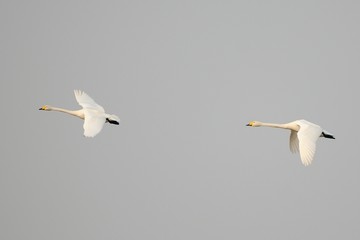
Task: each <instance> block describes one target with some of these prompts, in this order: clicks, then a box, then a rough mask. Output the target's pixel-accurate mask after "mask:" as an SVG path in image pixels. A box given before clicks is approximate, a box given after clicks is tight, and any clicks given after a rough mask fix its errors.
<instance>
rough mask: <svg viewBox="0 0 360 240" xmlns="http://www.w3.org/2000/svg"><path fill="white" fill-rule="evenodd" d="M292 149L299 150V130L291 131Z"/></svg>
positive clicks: (292, 150)
mask: <svg viewBox="0 0 360 240" xmlns="http://www.w3.org/2000/svg"><path fill="white" fill-rule="evenodd" d="M290 151H291V152H292V153H297V152H299V139H298V136H297V132H296V131H294V130H291V133H290Z"/></svg>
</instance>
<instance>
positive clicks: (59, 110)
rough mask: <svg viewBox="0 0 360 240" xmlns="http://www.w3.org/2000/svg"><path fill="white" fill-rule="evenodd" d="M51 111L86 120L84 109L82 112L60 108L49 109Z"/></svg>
mask: <svg viewBox="0 0 360 240" xmlns="http://www.w3.org/2000/svg"><path fill="white" fill-rule="evenodd" d="M49 110H50V111H57V112H63V113H67V114H70V115H73V116H75V117H78V118H81V119H84V111H83V110H82V109H80V110H76V111H72V110H67V109H64V108H58V107H49Z"/></svg>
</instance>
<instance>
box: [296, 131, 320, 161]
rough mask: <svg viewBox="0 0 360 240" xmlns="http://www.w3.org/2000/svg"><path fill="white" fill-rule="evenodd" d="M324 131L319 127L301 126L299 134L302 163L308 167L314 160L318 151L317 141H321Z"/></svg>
mask: <svg viewBox="0 0 360 240" xmlns="http://www.w3.org/2000/svg"><path fill="white" fill-rule="evenodd" d="M321 132H322V130H321V128H320V127H319V126H317V125H314V126H309V125H307V126H300V130H299V132H298V134H297V136H298V139H299V151H300V157H301V162H302V163H303V164H304V165H305V166H308V165H310V164H311V162H312V160H313V159H314V155H315V151H316V141H317V140H318V139H319V136H320V134H321Z"/></svg>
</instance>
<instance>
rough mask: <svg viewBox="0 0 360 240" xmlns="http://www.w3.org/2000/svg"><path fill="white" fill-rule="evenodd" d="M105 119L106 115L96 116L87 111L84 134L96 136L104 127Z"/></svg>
mask: <svg viewBox="0 0 360 240" xmlns="http://www.w3.org/2000/svg"><path fill="white" fill-rule="evenodd" d="M105 120H106V119H105V116H95V115H92V114H86V113H85V120H84V136H85V137H95V136H96V135H97V134H98V133H99V132H100V131H101V129H102V128H103V126H104V123H105Z"/></svg>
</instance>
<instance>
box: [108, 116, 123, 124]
mask: <svg viewBox="0 0 360 240" xmlns="http://www.w3.org/2000/svg"><path fill="white" fill-rule="evenodd" d="M106 122H108V123H111V124H115V125H119V124H120V118H119V117H118V116H116V115H111V114H106Z"/></svg>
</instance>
